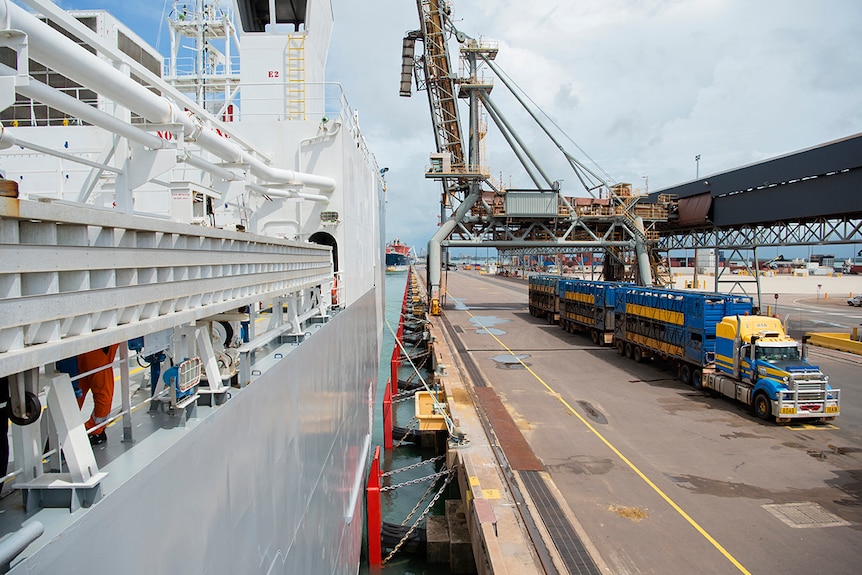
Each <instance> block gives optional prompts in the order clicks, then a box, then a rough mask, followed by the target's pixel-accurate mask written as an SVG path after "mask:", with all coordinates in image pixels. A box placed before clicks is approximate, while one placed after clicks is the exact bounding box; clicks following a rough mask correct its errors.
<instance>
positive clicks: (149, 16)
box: [61, 0, 862, 249]
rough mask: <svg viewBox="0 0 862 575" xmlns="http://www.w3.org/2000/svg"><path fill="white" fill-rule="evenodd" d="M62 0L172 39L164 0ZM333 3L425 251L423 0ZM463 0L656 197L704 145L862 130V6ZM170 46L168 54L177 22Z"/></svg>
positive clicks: (566, 183)
mask: <svg viewBox="0 0 862 575" xmlns="http://www.w3.org/2000/svg"><path fill="white" fill-rule="evenodd" d="M61 4H62V5H63V6H64V7H66V8H73V7H81V8H93V7H99V8H106V9H108V10H110V11H112V12H114V13H115V14H117V16H118V17H119V18H120V19H122V20H123V21H125V22H127V23H129V24H130V25H131V26H132V27H133V28H134V29H135V31H136V32H138V33H139V34H140V35H141V36H142V37H144V38H145V39H146V40H148V41H150V42H152V43H153V44H155V43H156V40H157V39H158V38H159V37H158V29H159V21H160V19H161V16H162V11H163V2H158V1H157V0H150V1H148V2H127V1H119V0H102V1H98V0H64V1H63V2H61ZM332 5H333V10H334V12H335V18H336V23H335V28H334V31H333V43H332V48H331V51H330V55H329V63H328V67H329V78H330V80H331V81H337V82H340V83H342V84H343V85H344V87H345V90H346V92H347V97H348V100H349V101H350V103H351V105H352V106H353V107H354V108H356V109H358V110H359V114H360V123H361V125H362V128H363V131H364V133H365V136H366V139H367V140H368V143H369V145H370V146H371V148H372V150H373V151H374V153H375V155H376V157H377V160H378V162H379V164H380V166H381V167H388V168H389V172H388V173H387V183H388V192H387V196H388V200H387V237H389V238H394V237H399V238H401V239H402V240H403V241H404V242H406V243H408V244H411V245H414V246H415V247H416V248H417V249H421V248H423V247H424V246H425V245H426V243H427V240H428V238H430V237H431V235H433V233H434V231H435V229H436V226H437V215H438V213H439V207H438V202H439V187H438V184H436V183H435V182H433V181H426V180H425V179H424V177H423V174H424V168H425V166H426V165H427V164H428V155H429V154H430V153H431V152H432V151H433V147H434V141H433V134H432V130H431V120H430V113H429V110H428V100H427V96H426V94H425V93H424V92H420V93H418V94H417V93H415V92H414V96H413V97H412V98H401V97H399V95H398V87H399V80H400V72H401V39H402V38H403V36H404V34H405V32H407V31H410V30H415V29H417V28H418V26H419V21H418V13H417V8H416V2H414V1H412V0H371V1H358V0H332ZM166 6H167V9H168V10H170V6H171V4H170V2H168V3H167V4H166ZM452 7H453V14H454V17H455V19H456V25H457V27H458V28H459V29H460V30H462V31H464V32H465V33H466V34H467V35H469V36H472V37H481V38H483V39H487V40H493V41H498V42H499V48H500V51H499V55H498V57H497V63H498V65H499V66H500V67H501V68H503V70H505V71H506V73H507V74H508V75H509V76H511V77H512V79H513V80H514V81H515V82H516V83H517V84H518V85H519V86H520V87H521V88H522V89H523V90H524V91H525V92H526V93H527V94H528V95H529V96H530V97H531V98H532V99H533V100H534V101H535V102H536V103H537V104H538V105H539V106H540V107H541V109H542V110H543V111H544V112H545V113H546V114H547V115H548V116H549V117H550V118H551V119H552V120H553V121H554V122H555V123H556V124H558V125H559V126H560V128H561V129H562V130H563V131H564V132H565V134H566V135H567V136H568V138H570V139H571V141H569V140H566V145H567V149H569V151H570V152H572V153H573V154H574V155H575V156H577V157H578V158H579V159H581V160H582V161H585V162H588V161H589V159H590V158H591V159H592V160H594V161H595V162H596V163H597V164H598V166H599V167H600V168H601V169H602V170H603V171H604V172H606V173H607V174H608V175H609V178H610V180H611V181H614V182H629V183H632V184H633V185H634V186H635V187H639V188H644V187H645V185H646V184H647V182H648V186H649V190H650V191H655V190H659V189H661V188H663V187H668V186H671V185H675V184H679V183H682V182H685V181H688V180H690V179H692V178H694V177H695V170H696V169H697V166H696V163H695V155H698V154H699V155H700V157H701V160H700V165H699V170H700V175H702V176H703V175H709V174H711V173H715V172H718V171H723V170H726V169H730V168H734V167H737V166H740V165H744V164H747V163H751V162H755V161H758V160H762V159H765V158H769V157H773V156H777V155H781V154H784V153H787V152H791V151H795V150H799V149H803V148H807V147H810V146H814V145H817V144H820V143H823V142H826V141H829V140H833V139H837V138H841V137H844V136H848V135H851V134H856V133H859V132H862V79H860V73H859V70H860V62H862V34H860V33H859V30H860V29H862V2H859V1H858V0H531V1H530V2H524V1H523V0H519V1H515V0H475V1H469V0H455V1H453V2H452ZM160 44H161V47H162V51H163V52H165V51H166V47H167V37H166V32H165V31H164V30H163V31H162V33H161V41H160ZM452 49H453V50H454V49H455V44H454V43H453V48H452ZM453 64H454V67H455V69H457V63H453ZM488 75H490V72H489V73H488ZM495 85H496V87H495V89H494V91H493V92H492V97H493V98H494V100H495V101H496V102H497V103H498V105H499V106H500V107H501V108H502V109H503V111H504V114H506V116H507V117H508V118H509V119H510V121H511V122H512V123H513V124H515V125H516V127H517V128H518V130H519V133H520V134H521V135H522V137H523V138H524V139H525V140H526V141H527V142H528V143H529V145H530V147H531V149H532V150H533V152H534V153H535V154H536V155H537V156H539V157H541V158H542V162H543V165H545V167H546V169H547V171H548V172H549V173H550V175H551V177H552V178H553V179H558V180H562V186H563V191H564V193H566V195H584V192H583V191H582V190H581V189H580V188H579V187H578V186H577V185H576V178H575V176H574V174H573V172H571V170H570V169H569V168H568V167H567V166H566V165H565V164H564V163H563V162H562V161H561V159H560V157H559V154H558V153H557V152H555V148H554V147H553V146H552V145H549V143H548V141H547V140H546V139H545V138H544V137H543V136H541V134H540V132H539V131H538V130H537V129H536V128H535V127H534V126H533V124H532V123H531V121H529V118H528V117H527V116H526V114H525V113H524V112H523V111H522V110H520V109H519V107H518V106H517V104H516V103H515V102H514V100H513V99H512V98H511V97H509V96H507V94H506V89H505V87H504V86H503V85H502V83H501V82H499V81H497V82H495ZM464 117H465V118H466V113H465V116H464ZM579 148H580V149H582V150H583V151H584V152H581V151H580V150H579ZM486 149H487V155H488V159H487V162H486V163H487V164H488V165H489V167H490V169H491V173H492V174H493V175H494V176H495V177H497V178H499V179H501V180H502V181H503V182H505V183H507V184H509V183H511V185H512V186H513V187H517V186H527V185H529V182H528V180H526V178H525V177H524V175H523V172H522V170H520V169H519V166H518V165H516V162H515V160H514V157H513V156H512V155H511V154H510V153H508V152H507V151H506V149H505V143H504V142H502V140H501V138H500V137H499V136H498V135H497V134H496V133H494V131H493V127H492V128H491V132H490V133H489V136H488V141H487V144H486ZM585 154H587V155H585Z"/></svg>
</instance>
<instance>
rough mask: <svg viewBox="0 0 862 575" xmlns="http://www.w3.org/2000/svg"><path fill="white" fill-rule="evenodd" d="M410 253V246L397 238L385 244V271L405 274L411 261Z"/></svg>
mask: <svg viewBox="0 0 862 575" xmlns="http://www.w3.org/2000/svg"><path fill="white" fill-rule="evenodd" d="M411 251H412V250H411V248H410V246H408V245H405V244H403V243H401V240H399V239H397V238H396V239H394V240H392V241H391V242H389V243H388V244H386V271H387V272H390V273H392V272H406V271H407V269H408V268H409V267H410V263H411V261H412V256H411Z"/></svg>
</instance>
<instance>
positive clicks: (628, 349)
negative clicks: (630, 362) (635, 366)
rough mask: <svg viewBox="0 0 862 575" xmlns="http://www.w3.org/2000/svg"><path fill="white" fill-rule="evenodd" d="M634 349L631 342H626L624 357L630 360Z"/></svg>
mask: <svg viewBox="0 0 862 575" xmlns="http://www.w3.org/2000/svg"><path fill="white" fill-rule="evenodd" d="M634 347H635V346H633V345H632V344H631V342H628V341H627V342H626V357H627V358H629V359H631V358H632V355H634Z"/></svg>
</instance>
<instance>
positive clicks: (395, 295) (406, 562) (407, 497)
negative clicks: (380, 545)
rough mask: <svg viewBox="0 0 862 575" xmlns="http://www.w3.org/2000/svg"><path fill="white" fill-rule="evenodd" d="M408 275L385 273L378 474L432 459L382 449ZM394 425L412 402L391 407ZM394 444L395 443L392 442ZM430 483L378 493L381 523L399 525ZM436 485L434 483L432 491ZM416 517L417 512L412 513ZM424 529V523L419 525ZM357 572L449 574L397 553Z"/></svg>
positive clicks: (406, 475)
mask: <svg viewBox="0 0 862 575" xmlns="http://www.w3.org/2000/svg"><path fill="white" fill-rule="evenodd" d="M408 277H409V274H408V272H398V273H387V274H386V326H384V328H383V332H384V333H383V349H382V350H381V355H380V373H379V377H378V385H377V394H376V398H375V407H374V409H375V412H374V431H373V433H372V442H371V445H372V447H371V449H372V451H373V450H374V447H375V446H378V445H379V446H380V454H381V455H380V457H381V461H380V467H381V471H390V470H392V469H400V468H403V467H406V466H408V465H412V464H415V463H417V462H419V461H421V460H422V459H423V457H424V458H425V459H428V458H430V457H433V456H434V454H433V453H429V452H428V451H427V450H421V449H418V448H416V447H414V446H413V445H412V444H408V443H405V444H403V445H401V446H399V447H397V448H394V449H392V450H391V451H388V452H387V451H386V450H384V449H383V412H382V407H381V405H382V401H383V394H384V390H385V388H386V385H387V382H388V380H389V375H390V359H391V357H392V350H393V349H394V347H395V336H394V333H395V332H396V331H397V330H398V320H399V317H400V314H401V303H402V300H403V297H404V290H405V288H406V286H407V278H408ZM405 370H406V368H404V367H402V372H401V374H402V375H401V376H400V378H406V377H407V375H406V374H407V372H406V371H405ZM393 408H394V409H393V411H394V417H393V419H394V421H395V425H400V426H406V425H407V423H408V421H409V420H410V418H411V417H412V414H413V402H412V401H408V402H403V403H399V404H395V405H393ZM395 443H396V444H397V443H398V442H397V441H396V442H395ZM437 470H439V466H434V465H432V464H428V465H423V466H420V467H418V468H416V469H412V470H409V471H405V472H403V473H400V474H398V475H395V476H393V477H392V478H391V479H392V483H395V482H406V481H409V480H412V479H417V478H421V477H423V476H427V475H430V474H431V473H434V472H435V471H437ZM429 483H430V482H422V483H418V484H416V485H409V486H405V487H401V488H398V489H396V490H393V491H387V492H385V493H383V494H382V508H383V521H385V522H387V523H394V524H396V525H398V524H401V522H402V521H404V520H405V518H406V517H407V516H408V515H409V514H410V511H411V510H412V509H413V507H414V506H415V505H416V503H417V502H418V501H419V500H420V498H422V496H423V494H424V493H425V491H426V489H427V488H428V485H429ZM439 485H440V483H439V482H438V483H436V484H435V492H436V489H437V488H439ZM445 497H452V495H449V494H444V497H441V498H440V500H439V501H438V503H437V504H436V505H435V507H434V510H433V511H432V513H433V514H435V515H437V514H442V512H443V511H442V510H443V505H442V503H443V500H444V498H445ZM429 499H430V498H426V499H425V501H424V502H423V504H422V505H423V507H422V508H423V509H424V506H425V505H427V502H428V500H429ZM416 515H418V513H417V514H416ZM416 515H414V516H413V517H412V518H411V519H410V520H409V521H408V522H407V525H412V524H413V522H414V521H415V518H416ZM420 526H421V527H424V521H423V522H422V523H421V524H420ZM388 553H389V552H388V550H387V549H385V548H384V550H383V557H384V558H385V557H386V556H387V555H388ZM359 572H360V573H361V574H369V573H383V574H385V575H443V574H447V573H449V569H448V565H429V564H428V563H427V562H426V561H425V558H424V557H416V556H411V555H408V554H406V553H403V552H399V553H398V554H396V555H395V556H394V557H392V558H391V559H390V560H389V561H388V562H387V563H386V565H384V567H383V568H382V570H377V569H370V568H369V566H368V561H367V558H365V557H364V558H363V563H362V565H361V567H360V570H359Z"/></svg>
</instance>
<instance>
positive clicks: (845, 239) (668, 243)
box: [658, 216, 862, 251]
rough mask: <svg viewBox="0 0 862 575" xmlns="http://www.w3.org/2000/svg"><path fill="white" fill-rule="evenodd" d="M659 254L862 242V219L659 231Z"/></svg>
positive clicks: (820, 219)
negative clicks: (681, 251)
mask: <svg viewBox="0 0 862 575" xmlns="http://www.w3.org/2000/svg"><path fill="white" fill-rule="evenodd" d="M662 234H663V235H662V236H661V237H660V238H659V242H658V249H659V250H660V251H670V250H685V249H701V248H715V249H732V248H738V249H752V248H755V247H772V246H788V245H794V246H810V245H837V244H853V243H862V217H860V216H856V217H850V216H844V217H841V218H825V217H824V218H814V219H811V220H808V221H804V222H799V221H787V222H774V223H772V224H757V225H744V226H739V227H735V228H718V227H715V228H710V229H697V230H690V231H685V232H683V231H678V232H672V233H669V232H667V231H665V232H662Z"/></svg>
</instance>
